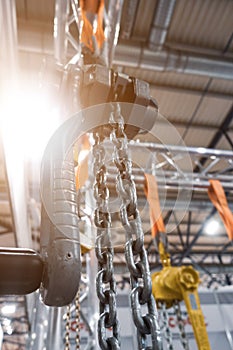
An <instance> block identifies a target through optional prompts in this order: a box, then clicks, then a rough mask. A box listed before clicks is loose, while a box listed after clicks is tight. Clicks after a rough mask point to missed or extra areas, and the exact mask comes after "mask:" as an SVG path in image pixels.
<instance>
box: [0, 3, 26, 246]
mask: <svg viewBox="0 0 233 350" xmlns="http://www.w3.org/2000/svg"><path fill="white" fill-rule="evenodd" d="M0 26H1V28H0V35H1V37H0V43H1V47H0V49H1V50H0V52H1V60H2V67H3V69H1V68H0V73H1V78H2V82H3V90H2V94H0V96H1V101H0V103H1V106H2V108H3V111H1V114H2V115H3V116H4V117H3V118H2V120H1V122H2V125H1V127H2V140H3V149H4V162H5V169H6V180H7V185H8V189H9V200H10V205H11V211H12V216H13V224H14V231H15V238H16V245H17V246H18V247H27V248H30V247H32V241H31V232H30V227H29V216H28V211H27V199H28V196H27V195H28V193H27V184H26V174H25V166H24V156H23V152H22V150H21V145H20V144H18V145H17V156H16V150H15V149H13V147H12V142H13V139H10V137H9V136H7V135H6V134H7V131H8V132H9V125H7V123H6V122H5V121H6V120H7V117H8V113H11V112H10V111H9V109H10V106H9V104H8V103H7V97H9V96H7V97H6V94H7V92H10V93H11V95H13V96H14V93H13V92H14V91H15V88H16V86H17V69H18V57H17V24H16V6H15V1H14V0H10V1H0ZM6 68H7V69H6ZM8 100H9V99H8ZM11 127H12V128H13V127H14V126H13V125H12V126H11ZM16 168H17V177H15V169H16Z"/></svg>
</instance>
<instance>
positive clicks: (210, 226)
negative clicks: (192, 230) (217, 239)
mask: <svg viewBox="0 0 233 350" xmlns="http://www.w3.org/2000/svg"><path fill="white" fill-rule="evenodd" d="M219 229H220V223H219V221H217V220H216V219H211V220H209V221H208V222H207V223H206V225H205V227H204V232H205V233H206V234H207V235H210V236H213V235H216V234H217V233H218V232H219Z"/></svg>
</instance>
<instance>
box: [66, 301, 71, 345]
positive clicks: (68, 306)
mask: <svg viewBox="0 0 233 350" xmlns="http://www.w3.org/2000/svg"><path fill="white" fill-rule="evenodd" d="M70 308H71V306H70V304H69V305H67V309H66V334H65V350H70V318H71V310H70Z"/></svg>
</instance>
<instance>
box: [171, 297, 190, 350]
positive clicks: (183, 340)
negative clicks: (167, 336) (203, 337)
mask: <svg viewBox="0 0 233 350" xmlns="http://www.w3.org/2000/svg"><path fill="white" fill-rule="evenodd" d="M174 309H175V313H176V317H177V323H178V328H179V331H180V341H181V344H182V346H183V348H184V350H189V344H188V339H187V337H186V333H185V329H184V322H183V320H182V315H181V309H180V303H179V301H178V300H176V301H175V302H174Z"/></svg>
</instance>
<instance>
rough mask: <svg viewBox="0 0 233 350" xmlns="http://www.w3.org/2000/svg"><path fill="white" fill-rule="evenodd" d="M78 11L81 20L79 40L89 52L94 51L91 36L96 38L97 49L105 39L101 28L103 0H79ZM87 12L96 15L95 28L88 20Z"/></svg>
mask: <svg viewBox="0 0 233 350" xmlns="http://www.w3.org/2000/svg"><path fill="white" fill-rule="evenodd" d="M80 13H81V21H82V26H81V29H80V41H81V43H82V44H83V45H84V46H86V47H88V48H89V50H90V51H91V52H94V45H93V37H95V38H96V41H97V45H98V47H99V49H100V48H102V46H103V43H104V40H105V36H104V29H103V17H104V0H80ZM87 13H89V14H92V15H96V16H97V26H96V28H93V26H92V24H91V23H90V21H89V20H88V16H87Z"/></svg>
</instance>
